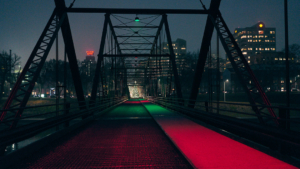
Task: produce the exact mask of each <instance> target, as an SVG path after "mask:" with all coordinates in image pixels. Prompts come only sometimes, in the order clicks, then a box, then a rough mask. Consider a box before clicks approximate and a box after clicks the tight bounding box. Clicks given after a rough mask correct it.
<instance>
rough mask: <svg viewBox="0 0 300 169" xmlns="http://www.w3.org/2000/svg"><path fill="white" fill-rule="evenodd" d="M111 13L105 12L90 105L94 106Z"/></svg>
mask: <svg viewBox="0 0 300 169" xmlns="http://www.w3.org/2000/svg"><path fill="white" fill-rule="evenodd" d="M109 15H110V14H105V20H104V25H103V30H102V37H101V42H100V49H99V54H98V60H97V65H96V70H95V76H94V80H93V87H92V93H91V99H90V106H94V104H95V101H96V95H97V87H98V83H99V76H100V72H101V62H102V61H103V51H104V45H105V38H106V33H107V24H108V20H109Z"/></svg>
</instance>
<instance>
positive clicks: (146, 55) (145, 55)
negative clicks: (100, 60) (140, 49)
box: [103, 54, 170, 57]
mask: <svg viewBox="0 0 300 169" xmlns="http://www.w3.org/2000/svg"><path fill="white" fill-rule="evenodd" d="M169 56H170V55H169V54H167V55H151V54H120V55H109V54H104V55H103V57H169Z"/></svg>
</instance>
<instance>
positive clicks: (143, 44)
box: [120, 42, 152, 45]
mask: <svg viewBox="0 0 300 169" xmlns="http://www.w3.org/2000/svg"><path fill="white" fill-rule="evenodd" d="M151 44H152V43H126V42H124V43H120V45H151Z"/></svg>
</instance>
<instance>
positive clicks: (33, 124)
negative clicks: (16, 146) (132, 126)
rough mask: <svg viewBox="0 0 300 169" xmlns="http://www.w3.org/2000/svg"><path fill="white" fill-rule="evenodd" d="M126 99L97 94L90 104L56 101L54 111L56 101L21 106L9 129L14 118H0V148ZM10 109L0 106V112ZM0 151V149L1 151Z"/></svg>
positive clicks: (69, 124) (57, 128)
mask: <svg viewBox="0 0 300 169" xmlns="http://www.w3.org/2000/svg"><path fill="white" fill-rule="evenodd" d="M126 100H127V97H114V98H112V97H111V98H100V99H99V100H97V101H96V102H95V103H94V105H93V106H89V105H90V104H89V103H88V101H86V102H85V105H83V106H79V103H78V102H67V103H65V104H64V103H60V104H58V106H59V110H58V111H56V106H57V104H46V105H37V106H28V107H23V108H21V109H24V110H25V111H24V116H22V117H20V118H18V119H17V120H18V125H17V126H16V128H13V129H10V128H9V126H7V125H6V124H9V123H10V122H11V121H13V120H15V119H9V120H3V121H2V122H0V149H1V150H3V149H4V150H5V147H6V146H8V145H11V144H13V143H17V142H20V141H22V140H25V139H28V138H30V137H32V136H35V135H37V134H39V133H41V132H43V131H46V130H47V131H48V129H50V130H51V129H52V130H51V131H49V133H47V134H51V133H54V132H56V131H58V130H60V129H64V128H66V127H69V126H72V125H73V124H77V123H80V122H82V121H84V120H85V119H88V118H95V116H96V115H98V114H99V113H101V112H103V111H105V110H106V109H109V108H111V107H113V106H115V105H118V104H120V103H122V102H124V101H126ZM13 110H16V109H7V110H0V112H1V111H13ZM47 110H48V111H47ZM39 111H42V112H39ZM28 112H31V113H28ZM4 153H5V152H2V153H1V154H4Z"/></svg>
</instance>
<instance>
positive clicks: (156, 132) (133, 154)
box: [14, 101, 192, 168]
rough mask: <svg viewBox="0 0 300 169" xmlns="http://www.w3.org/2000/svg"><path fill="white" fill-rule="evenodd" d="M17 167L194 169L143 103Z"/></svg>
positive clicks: (100, 121) (105, 118) (110, 115)
mask: <svg viewBox="0 0 300 169" xmlns="http://www.w3.org/2000/svg"><path fill="white" fill-rule="evenodd" d="M136 103H138V104H136ZM14 167H17V168H192V166H191V165H190V164H189V163H188V161H187V160H186V159H185V158H184V157H183V156H182V154H181V153H180V152H179V151H178V150H177V149H176V147H175V146H174V145H173V144H172V143H171V141H170V140H169V139H168V138H167V136H166V135H165V134H164V133H163V131H162V130H161V129H160V128H159V126H158V125H157V124H156V123H155V121H154V120H153V119H152V118H151V116H150V115H149V113H148V112H147V111H146V109H145V108H144V107H143V106H142V104H140V102H139V101H137V102H126V103H124V104H121V105H120V106H118V107H117V108H115V109H113V110H112V111H110V112H108V113H107V114H105V115H104V116H103V117H102V118H100V119H98V120H97V121H96V122H95V123H93V124H91V125H89V126H87V127H86V128H85V129H82V130H81V131H80V133H78V134H73V135H72V136H69V137H68V138H65V139H64V140H61V141H59V142H57V143H54V144H53V145H49V146H48V147H47V148H45V149H43V150H42V151H40V152H37V153H36V154H34V155H33V156H32V157H29V158H28V159H26V160H25V162H23V163H20V164H19V166H14Z"/></svg>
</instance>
